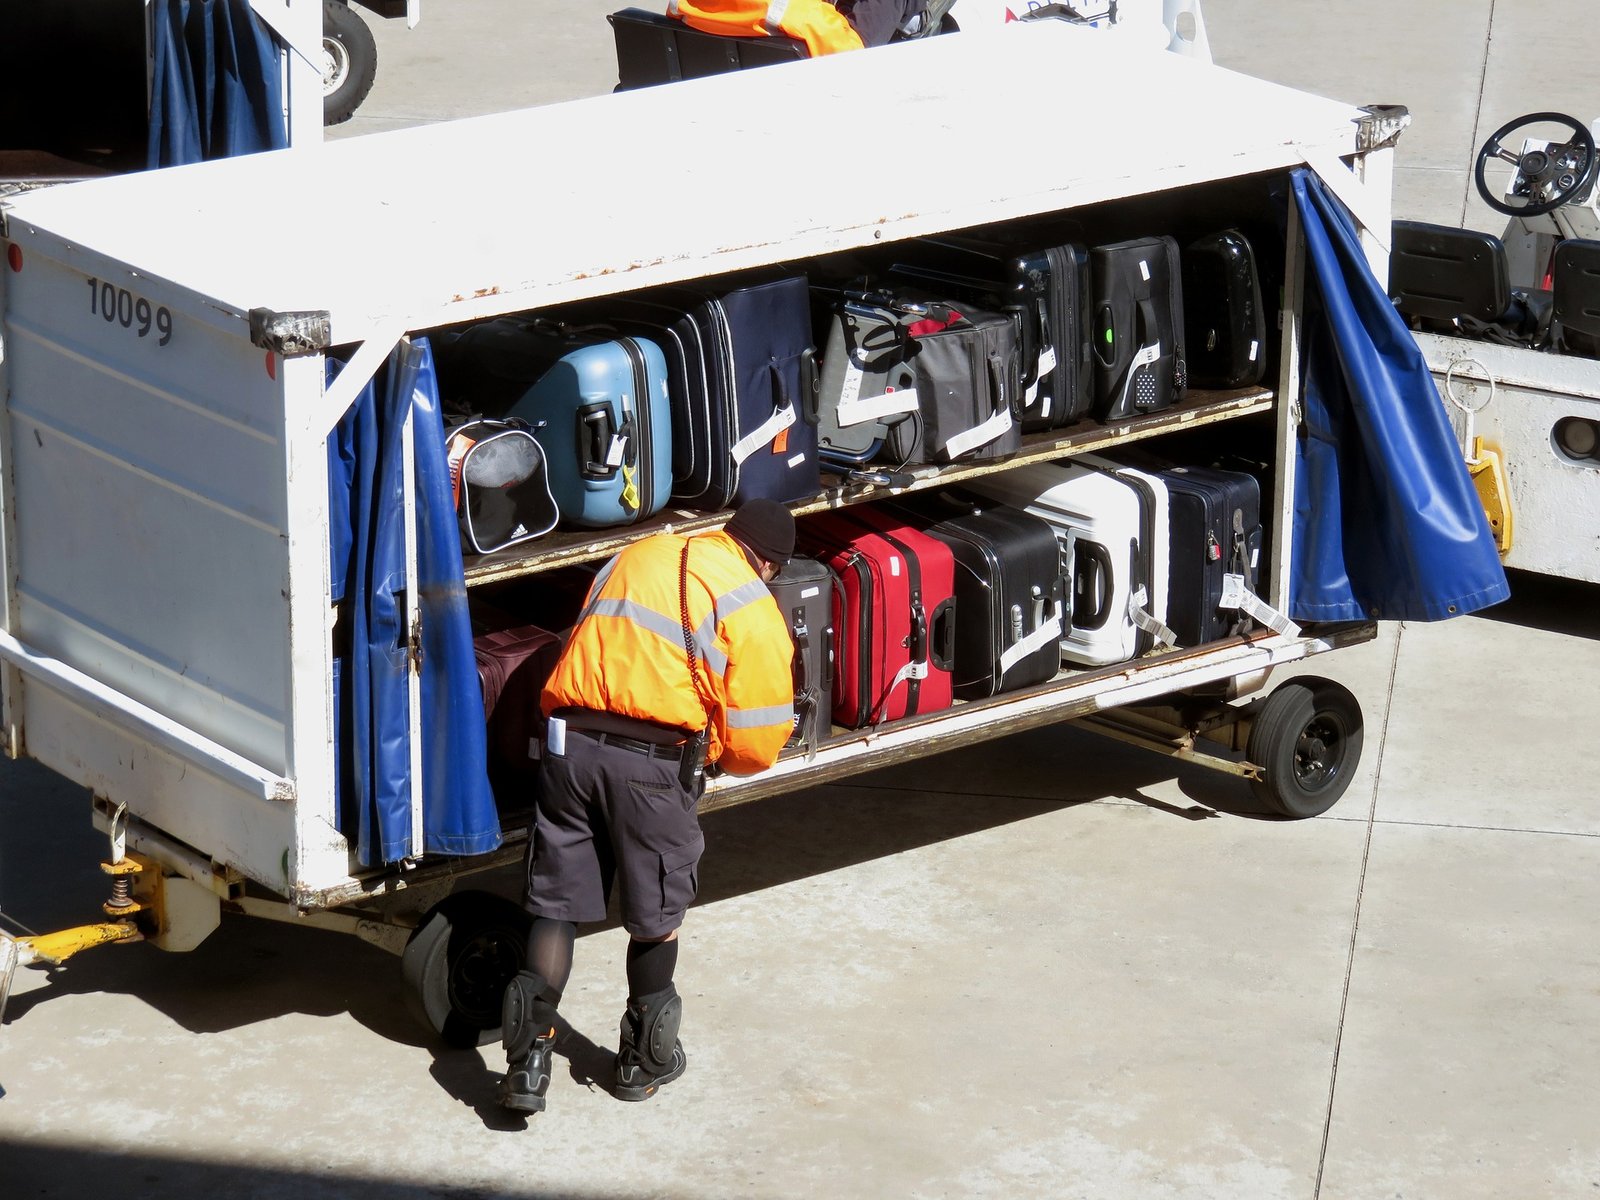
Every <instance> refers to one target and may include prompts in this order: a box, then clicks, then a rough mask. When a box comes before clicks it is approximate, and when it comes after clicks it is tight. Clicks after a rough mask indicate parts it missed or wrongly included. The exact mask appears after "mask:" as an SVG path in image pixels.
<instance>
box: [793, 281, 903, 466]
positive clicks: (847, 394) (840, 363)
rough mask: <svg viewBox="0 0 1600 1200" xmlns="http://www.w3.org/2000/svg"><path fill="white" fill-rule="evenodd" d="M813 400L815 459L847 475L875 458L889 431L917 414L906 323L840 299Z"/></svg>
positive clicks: (864, 303) (853, 299)
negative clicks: (912, 414)
mask: <svg viewBox="0 0 1600 1200" xmlns="http://www.w3.org/2000/svg"><path fill="white" fill-rule="evenodd" d="M827 312H828V316H827V321H828V336H827V338H826V340H825V341H824V342H823V349H822V365H821V369H820V372H819V375H820V383H819V387H818V397H817V453H818V454H819V455H820V456H821V458H822V462H823V464H824V465H825V466H829V467H833V468H834V469H836V470H841V471H849V470H852V469H855V468H859V467H862V466H864V465H865V464H867V463H869V462H871V461H872V460H873V459H874V458H876V457H877V456H878V453H879V451H880V450H881V449H882V448H883V443H884V439H885V438H886V437H888V434H889V427H890V425H892V424H895V423H897V422H900V421H904V420H906V419H907V417H908V414H910V413H914V412H916V411H917V389H916V376H915V375H914V373H913V372H912V370H911V367H910V365H909V364H908V363H907V361H906V358H907V342H908V339H909V335H908V334H907V333H906V323H907V320H906V317H905V315H904V314H902V313H897V312H895V311H894V310H893V309H890V308H887V307H885V306H884V305H882V304H878V303H874V302H873V301H872V300H871V299H870V298H868V297H865V296H855V295H850V294H841V295H840V297H839V299H837V300H836V301H834V303H833V304H832V305H831V306H830V307H829V309H828V310H827Z"/></svg>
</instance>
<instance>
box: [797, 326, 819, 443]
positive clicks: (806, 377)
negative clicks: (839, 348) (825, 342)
mask: <svg viewBox="0 0 1600 1200" xmlns="http://www.w3.org/2000/svg"><path fill="white" fill-rule="evenodd" d="M800 391H801V394H802V399H803V403H802V404H801V405H800V419H801V420H803V421H804V422H805V423H806V424H807V425H810V426H811V427H812V428H816V427H817V426H818V425H820V424H822V372H821V371H820V370H818V369H817V348H816V347H815V346H807V347H806V348H805V349H804V350H803V351H801V353H800Z"/></svg>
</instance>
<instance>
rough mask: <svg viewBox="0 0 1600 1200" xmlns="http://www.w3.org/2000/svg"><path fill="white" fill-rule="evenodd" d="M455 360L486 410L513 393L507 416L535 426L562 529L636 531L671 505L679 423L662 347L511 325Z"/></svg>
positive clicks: (573, 328)
mask: <svg viewBox="0 0 1600 1200" xmlns="http://www.w3.org/2000/svg"><path fill="white" fill-rule="evenodd" d="M449 357H450V359H451V360H452V363H453V364H458V370H457V374H458V376H459V377H460V378H461V379H462V381H463V384H464V385H466V386H467V387H468V388H469V389H470V390H471V392H474V393H476V394H481V395H484V396H485V403H489V404H492V403H493V401H492V400H491V399H489V398H488V396H489V394H491V393H495V392H499V393H500V395H501V396H505V395H506V392H507V390H508V388H507V385H510V386H509V392H510V394H511V403H510V407H509V409H508V410H506V411H505V412H504V413H503V414H502V415H505V416H510V417H520V418H521V419H522V420H524V421H526V422H528V424H529V425H530V426H532V427H533V430H534V436H535V437H536V438H538V439H539V444H540V446H542V447H543V448H544V452H545V457H546V458H547V459H548V460H549V468H550V492H551V494H552V495H553V496H554V497H555V501H556V507H557V508H558V509H560V512H561V524H562V525H564V526H569V527H576V528H584V529H601V528H606V527H608V526H613V525H631V524H633V523H634V522H636V521H640V520H643V519H644V518H645V517H648V516H650V515H651V514H653V513H655V512H658V511H659V510H660V509H661V508H662V507H663V506H664V505H665V504H666V502H667V499H668V497H669V496H670V495H671V493H672V417H671V412H670V410H669V408H668V404H667V364H666V359H665V358H664V357H663V356H662V353H661V347H660V346H658V345H657V344H656V343H655V342H654V341H652V340H651V339H649V338H644V337H628V336H619V335H618V334H617V332H616V330H614V329H611V328H609V327H606V326H595V325H567V324H563V323H560V322H557V321H552V320H547V319H543V318H533V319H528V318H519V317H507V318H502V319H500V320H495V321H489V322H486V323H484V324H482V325H477V326H474V327H473V328H471V329H468V330H467V331H465V332H464V333H463V334H462V335H461V336H460V337H459V338H458V339H456V340H455V342H454V344H453V345H452V346H451V348H450V355H449ZM461 399H462V400H466V401H467V402H469V403H473V402H475V396H474V395H471V394H469V395H468V396H464V397H462V398H461ZM457 402H458V403H459V402H460V401H457Z"/></svg>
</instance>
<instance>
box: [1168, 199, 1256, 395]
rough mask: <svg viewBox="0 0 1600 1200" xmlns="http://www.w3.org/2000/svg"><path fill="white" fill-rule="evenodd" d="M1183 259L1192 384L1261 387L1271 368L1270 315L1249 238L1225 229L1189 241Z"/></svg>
mask: <svg viewBox="0 0 1600 1200" xmlns="http://www.w3.org/2000/svg"><path fill="white" fill-rule="evenodd" d="M1182 257H1183V318H1184V348H1185V349H1186V350H1187V351H1188V363H1189V385H1190V386H1191V387H1204V388H1241V387H1253V386H1254V385H1256V384H1258V383H1260V382H1261V380H1262V377H1263V376H1264V375H1265V374H1266V369H1267V317H1266V308H1265V305H1264V304H1263V301H1262V294H1261V282H1260V276H1259V273H1258V271H1257V268H1256V256H1255V250H1254V248H1253V247H1252V246H1251V244H1250V239H1249V238H1247V237H1246V236H1245V235H1244V234H1243V233H1242V232H1241V231H1239V230H1237V229H1223V230H1220V231H1218V232H1216V233H1209V234H1206V235H1205V236H1204V237H1200V238H1196V239H1195V240H1194V241H1192V242H1190V243H1188V244H1187V245H1186V246H1184V248H1183V255H1182Z"/></svg>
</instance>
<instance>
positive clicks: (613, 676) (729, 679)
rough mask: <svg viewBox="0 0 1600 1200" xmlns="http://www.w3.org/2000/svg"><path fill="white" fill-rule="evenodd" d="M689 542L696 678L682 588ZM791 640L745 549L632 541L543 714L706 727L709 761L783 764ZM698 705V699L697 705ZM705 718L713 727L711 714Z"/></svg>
mask: <svg viewBox="0 0 1600 1200" xmlns="http://www.w3.org/2000/svg"><path fill="white" fill-rule="evenodd" d="M685 541H687V542H688V543H689V573H688V587H687V589H685V591H684V592H683V593H682V595H683V596H684V597H686V598H687V600H688V602H689V624H690V627H691V628H692V629H693V630H694V644H695V649H696V651H697V653H698V658H699V664H700V666H699V674H700V690H699V691H698V692H697V691H696V690H695V688H694V686H693V684H692V682H691V680H690V676H689V659H688V653H687V651H686V650H685V648H684V644H683V616H682V600H681V599H680V591H679V587H678V578H679V569H680V565H681V561H682V554H683V546H684V542H685ZM793 655H794V642H793V640H792V639H791V638H790V636H789V627H788V625H787V624H786V623H785V622H784V619H783V616H782V614H781V613H780V612H779V611H778V605H777V602H776V601H774V600H773V598H772V593H771V592H769V591H768V590H767V585H766V584H764V583H762V582H761V578H760V576H758V575H757V574H756V573H755V571H754V570H752V569H751V567H750V563H749V561H748V560H747V559H746V558H745V556H744V550H743V549H741V548H740V546H739V543H738V542H736V541H734V540H733V538H731V537H729V536H728V535H727V534H725V533H723V532H721V531H720V530H719V531H717V532H715V533H702V534H696V535H694V536H692V537H689V538H687V539H686V538H684V537H683V536H682V535H680V534H674V533H658V534H656V535H655V536H654V537H649V538H646V539H644V540H643V541H641V542H635V543H634V544H633V545H631V546H628V547H627V548H626V549H624V550H623V551H622V552H621V553H619V554H617V555H616V557H614V558H613V559H612V560H611V561H610V562H608V563H607V564H606V565H605V566H604V567H603V568H602V569H601V571H600V574H599V575H598V576H597V577H596V579H595V581H594V585H593V586H592V587H591V588H590V589H589V596H588V599H587V600H585V601H584V606H583V611H582V612H581V613H580V614H578V623H577V626H576V627H575V628H574V629H573V631H572V636H571V637H570V638H569V639H568V641H567V647H566V649H565V650H564V651H563V652H562V655H561V660H560V662H558V663H557V664H556V668H555V670H554V671H553V672H552V673H551V675H550V679H549V680H548V682H546V684H545V688H544V694H543V696H542V697H541V707H542V708H543V709H544V711H545V714H546V715H549V714H550V713H552V712H554V711H555V710H556V709H558V708H589V709H597V710H600V711H602V712H609V713H616V714H617V715H619V716H624V717H635V718H638V719H640V720H645V721H654V722H656V723H657V724H659V725H671V726H677V727H678V728H679V729H685V730H697V729H702V728H706V729H709V731H710V740H709V744H708V747H707V751H706V761H707V762H708V763H713V762H719V761H720V762H721V764H722V767H723V769H724V770H726V771H730V772H732V773H734V774H736V775H749V774H753V773H755V772H756V771H762V770H765V769H766V768H767V767H770V766H771V765H772V764H773V763H774V762H775V761H777V758H778V751H780V750H782V749H783V744H784V743H785V742H786V741H788V740H789V734H790V733H791V732H793V727H794V668H793ZM702 701H703V702H702ZM708 711H709V713H710V717H711V719H710V723H709V724H708V723H707V720H706V716H707V713H708Z"/></svg>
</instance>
